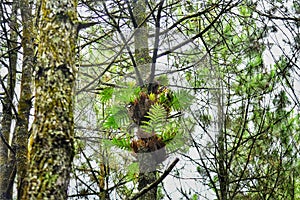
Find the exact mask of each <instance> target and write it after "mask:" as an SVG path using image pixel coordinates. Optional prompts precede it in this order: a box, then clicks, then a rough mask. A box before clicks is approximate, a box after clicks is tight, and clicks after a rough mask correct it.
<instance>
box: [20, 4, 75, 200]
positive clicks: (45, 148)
mask: <svg viewBox="0 0 300 200" xmlns="http://www.w3.org/2000/svg"><path fill="white" fill-rule="evenodd" d="M40 16H41V19H40V24H39V32H38V38H37V40H38V44H39V46H38V54H37V56H38V63H37V67H36V68H35V76H36V77H35V106H34V109H35V120H34V123H33V129H32V133H31V136H30V139H29V149H28V154H29V156H28V157H29V161H28V162H29V163H28V174H27V179H26V185H25V187H26V188H25V189H24V195H23V199H66V198H67V189H68V184H69V178H70V177H69V176H70V171H71V163H72V160H73V156H74V122H73V98H74V84H75V74H76V68H75V56H76V53H75V46H76V38H77V25H76V23H77V1H76V0H66V1H56V0H55V1H53V0H41V13H40Z"/></svg>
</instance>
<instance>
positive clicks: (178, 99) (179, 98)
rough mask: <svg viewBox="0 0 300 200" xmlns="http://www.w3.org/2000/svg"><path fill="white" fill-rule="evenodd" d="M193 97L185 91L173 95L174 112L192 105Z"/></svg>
mask: <svg viewBox="0 0 300 200" xmlns="http://www.w3.org/2000/svg"><path fill="white" fill-rule="evenodd" d="M193 100H194V96H193V95H191V94H190V93H189V92H188V91H186V90H178V91H176V92H174V94H173V100H172V107H173V108H174V110H184V109H186V108H187V107H189V106H191V105H192V104H193Z"/></svg>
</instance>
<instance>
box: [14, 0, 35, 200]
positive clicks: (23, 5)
mask: <svg viewBox="0 0 300 200" xmlns="http://www.w3.org/2000/svg"><path fill="white" fill-rule="evenodd" d="M20 10H21V17H22V26H23V31H22V47H23V63H22V78H21V93H20V100H19V105H18V120H17V123H16V129H15V134H14V137H13V144H12V146H13V148H14V150H15V152H16V157H15V159H16V167H17V178H18V180H17V190H18V192H17V193H18V199H21V197H22V195H23V192H24V178H25V176H26V167H27V144H28V142H27V139H28V137H29V134H28V123H29V115H30V109H31V107H32V103H31V99H32V85H33V84H32V83H33V82H32V69H33V65H34V47H33V41H34V29H33V16H32V4H30V3H29V1H28V0H23V1H21V2H20Z"/></svg>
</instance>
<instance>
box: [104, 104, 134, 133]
mask: <svg viewBox="0 0 300 200" xmlns="http://www.w3.org/2000/svg"><path fill="white" fill-rule="evenodd" d="M128 122H129V117H128V114H127V110H126V108H125V106H122V105H113V106H112V107H111V108H109V115H108V117H107V119H106V120H105V122H104V123H103V127H104V128H106V129H110V128H112V129H118V128H121V127H122V126H126V124H128Z"/></svg>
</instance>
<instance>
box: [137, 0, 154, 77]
mask: <svg viewBox="0 0 300 200" xmlns="http://www.w3.org/2000/svg"><path fill="white" fill-rule="evenodd" d="M146 7H147V5H146V0H137V1H136V2H135V3H134V4H133V15H134V19H135V21H136V26H137V27H135V34H134V51H135V61H136V64H137V67H138V69H139V71H140V72H141V76H142V77H141V78H143V79H144V81H145V79H146V78H148V76H149V75H150V67H151V57H150V56H149V47H148V27H147V23H146V22H145V21H144V20H145V19H146ZM137 78H138V77H137ZM137 82H138V81H137Z"/></svg>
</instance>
